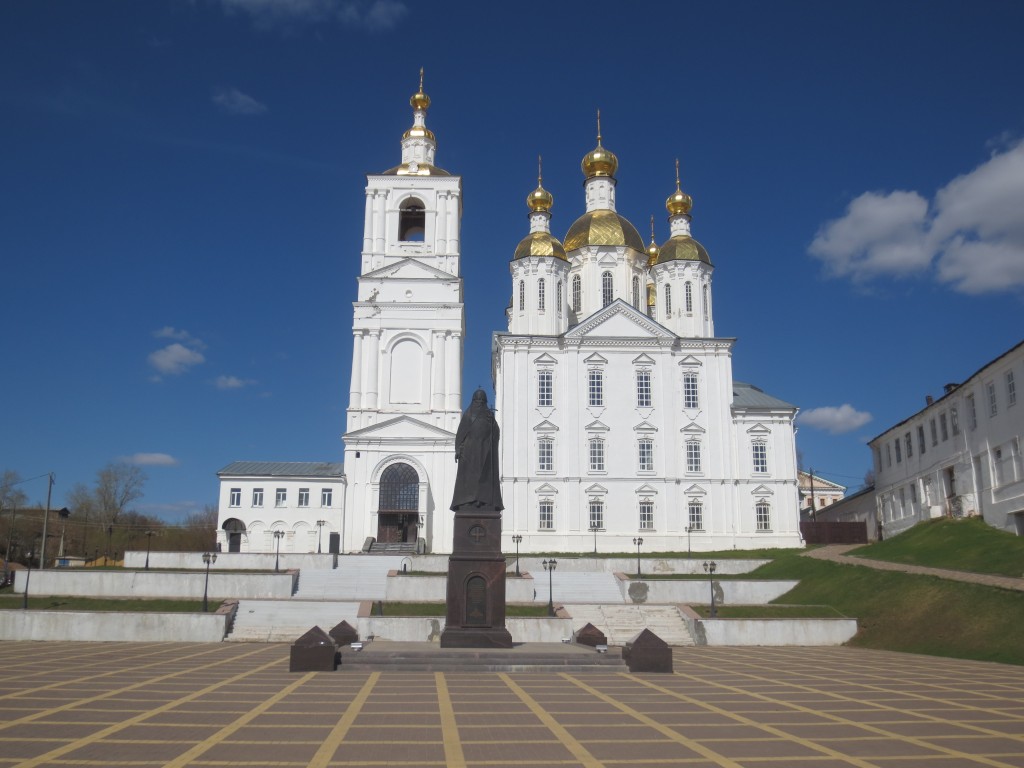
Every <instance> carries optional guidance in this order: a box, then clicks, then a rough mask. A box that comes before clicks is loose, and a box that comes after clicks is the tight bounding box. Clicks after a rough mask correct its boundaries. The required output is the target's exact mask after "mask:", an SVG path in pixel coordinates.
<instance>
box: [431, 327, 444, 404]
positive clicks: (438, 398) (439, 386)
mask: <svg viewBox="0 0 1024 768" xmlns="http://www.w3.org/2000/svg"><path fill="white" fill-rule="evenodd" d="M433 342H434V343H433V352H434V376H433V382H432V384H431V390H432V392H431V396H430V403H431V405H430V407H431V409H432V410H435V411H443V410H444V402H445V392H446V386H447V384H448V382H447V378H448V374H447V371H446V370H445V358H446V357H447V356H446V355H445V345H446V344H447V339H446V338H445V334H444V332H441V333H435V334H434V339H433Z"/></svg>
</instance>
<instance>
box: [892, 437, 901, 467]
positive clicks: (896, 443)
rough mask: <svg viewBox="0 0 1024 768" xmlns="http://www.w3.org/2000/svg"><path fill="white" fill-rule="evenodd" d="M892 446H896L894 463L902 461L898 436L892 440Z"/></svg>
mask: <svg viewBox="0 0 1024 768" xmlns="http://www.w3.org/2000/svg"><path fill="white" fill-rule="evenodd" d="M893 446H894V447H895V448H896V463H897V464H899V463H900V462H901V461H903V452H902V451H901V450H900V439H899V438H898V437H897V438H896V439H895V440H893Z"/></svg>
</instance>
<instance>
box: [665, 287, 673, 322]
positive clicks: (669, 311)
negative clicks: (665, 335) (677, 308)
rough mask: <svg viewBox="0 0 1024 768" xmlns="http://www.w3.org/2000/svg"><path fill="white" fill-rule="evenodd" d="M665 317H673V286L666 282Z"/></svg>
mask: <svg viewBox="0 0 1024 768" xmlns="http://www.w3.org/2000/svg"><path fill="white" fill-rule="evenodd" d="M665 317H672V286H671V285H668V284H667V283H666V284H665Z"/></svg>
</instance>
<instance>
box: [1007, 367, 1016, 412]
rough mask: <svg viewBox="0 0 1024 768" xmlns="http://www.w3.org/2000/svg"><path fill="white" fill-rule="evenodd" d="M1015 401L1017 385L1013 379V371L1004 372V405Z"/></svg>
mask: <svg viewBox="0 0 1024 768" xmlns="http://www.w3.org/2000/svg"><path fill="white" fill-rule="evenodd" d="M1016 403H1017V385H1016V383H1014V381H1013V371H1007V372H1006V407H1007V408H1009V407H1011V406H1013V405H1016Z"/></svg>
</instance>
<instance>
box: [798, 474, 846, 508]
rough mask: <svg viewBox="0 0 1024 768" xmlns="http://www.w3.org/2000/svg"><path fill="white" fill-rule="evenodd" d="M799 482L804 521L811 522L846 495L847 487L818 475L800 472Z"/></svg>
mask: <svg viewBox="0 0 1024 768" xmlns="http://www.w3.org/2000/svg"><path fill="white" fill-rule="evenodd" d="M797 481H798V482H799V483H800V516H801V517H802V518H803V519H804V520H810V519H811V518H812V517H814V516H817V518H818V519H819V520H820V519H821V517H820V515H819V513H820V512H821V511H822V510H824V509H825V507H827V506H829V505H831V504H835V503H836V502H837V501H839V500H841V499H842V498H843V496H844V495H845V494H846V486H845V485H839V483H833V482H832V481H831V480H826V479H825V478H823V477H819V476H818V475H813V474H811V473H810V472H805V471H804V470H802V469H801V470H800V471H799V472H797Z"/></svg>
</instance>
